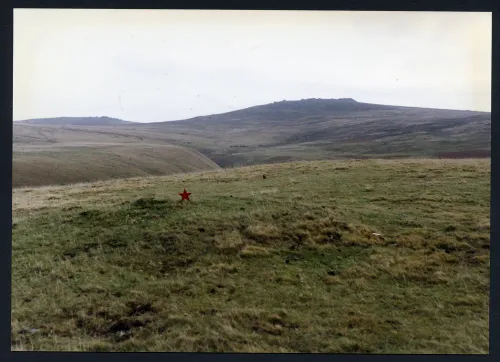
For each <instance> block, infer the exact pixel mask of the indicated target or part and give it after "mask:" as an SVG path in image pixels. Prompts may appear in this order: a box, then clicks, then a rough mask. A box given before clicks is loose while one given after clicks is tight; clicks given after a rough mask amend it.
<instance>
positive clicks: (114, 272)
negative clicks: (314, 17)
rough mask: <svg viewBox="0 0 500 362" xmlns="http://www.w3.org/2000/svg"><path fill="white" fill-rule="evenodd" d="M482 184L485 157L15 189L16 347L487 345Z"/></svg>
mask: <svg viewBox="0 0 500 362" xmlns="http://www.w3.org/2000/svg"><path fill="white" fill-rule="evenodd" d="M263 174H266V176H267V177H266V179H264V178H263ZM184 187H185V188H187V190H188V191H190V192H192V193H193V195H192V202H190V203H187V202H184V203H180V202H179V201H178V200H179V199H180V197H179V196H178V195H177V193H178V192H181V191H182V189H183V188H184ZM489 193H490V161H489V160H484V159H483V160H464V161H460V160H432V161H431V160H406V161H374V160H370V161H348V162H331V161H319V162H296V163H290V164H280V165H265V166H254V167H247V168H240V169H233V170H229V171H228V170H222V171H215V172H206V173H199V174H187V175H177V176H168V177H151V178H141V179H139V178H136V179H127V180H118V181H106V182H98V183H92V184H80V185H73V186H65V187H44V188H33V189H16V190H14V192H13V203H14V204H13V219H14V226H13V231H12V232H13V241H12V243H13V249H12V253H13V255H12V261H13V264H12V348H13V349H14V350H71V351H212V352H215V351H219V352H327V353H488V338H489V332H488V312H489V311H488V305H489V245H490V236H489V230H490V223H489ZM376 234H380V235H376Z"/></svg>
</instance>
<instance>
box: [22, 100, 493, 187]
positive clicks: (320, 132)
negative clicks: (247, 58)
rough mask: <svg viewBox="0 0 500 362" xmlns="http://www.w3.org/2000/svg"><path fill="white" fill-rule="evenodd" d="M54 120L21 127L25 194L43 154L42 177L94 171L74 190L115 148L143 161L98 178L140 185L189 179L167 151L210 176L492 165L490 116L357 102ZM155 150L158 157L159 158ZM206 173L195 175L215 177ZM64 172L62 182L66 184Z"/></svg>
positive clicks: (76, 176)
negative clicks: (356, 166)
mask: <svg viewBox="0 0 500 362" xmlns="http://www.w3.org/2000/svg"><path fill="white" fill-rule="evenodd" d="M55 120H58V121H57V122H53V123H46V122H47V121H46V120H31V121H28V122H14V134H13V136H14V162H15V163H16V162H18V166H17V167H15V172H17V173H18V176H17V177H18V180H19V181H18V184H23V185H24V184H26V182H34V181H32V180H36V179H37V178H39V177H42V178H46V177H45V176H39V175H38V174H37V175H36V176H34V173H32V172H31V169H32V167H31V166H30V165H36V167H39V165H41V163H40V162H41V159H40V158H36V157H32V156H35V155H36V154H37V153H38V154H40V155H43V157H45V156H47V157H48V155H49V153H50V155H51V156H50V160H49V159H47V160H45V161H44V162H45V163H44V165H45V166H43V170H41V171H40V172H42V173H45V174H46V175H48V174H49V173H51V172H52V173H54V167H55V166H57V165H58V164H59V163H61V162H64V163H67V162H69V161H71V160H72V159H74V160H75V162H73V161H71V165H72V166H71V168H72V169H74V170H76V169H77V168H78V167H77V166H78V164H79V165H85V167H86V168H83V166H82V167H80V168H81V169H82V170H83V169H85V170H86V171H85V172H84V173H82V174H80V173H78V172H75V171H71V172H70V171H69V169H68V172H70V173H71V174H72V175H74V177H73V178H72V181H71V182H76V181H74V180H78V179H81V180H86V178H85V176H86V175H85V174H86V173H88V172H91V171H92V170H93V169H97V168H100V167H101V166H102V165H100V163H99V162H97V163H96V160H99V159H103V158H102V157H103V156H101V154H103V153H105V151H106V152H108V151H110V150H109V149H108V148H107V147H108V146H109V145H115V146H116V145H119V146H120V150H119V153H120V155H126V154H127V152H130V154H132V155H134V154H136V155H138V157H139V158H137V159H136V161H137V162H135V161H134V166H129V165H128V164H127V163H126V162H121V161H120V166H118V168H117V169H120V170H121V171H120V172H115V171H114V170H113V167H115V164H114V163H113V164H111V163H110V164H109V168H107V170H106V171H104V170H102V172H101V171H99V172H98V174H99V179H101V178H108V177H118V176H121V175H124V174H128V172H129V171H128V170H127V168H129V169H132V168H134V169H135V170H136V171H134V172H132V174H134V175H135V174H136V175H141V174H159V173H165V174H166V173H171V172H184V171H183V169H182V167H180V165H181V164H182V163H183V162H184V161H183V159H182V158H183V157H185V155H181V154H180V153H178V152H176V153H172V150H170V149H166V148H164V146H168V145H176V146H180V147H182V148H183V149H191V150H194V151H196V152H197V154H198V155H199V156H202V155H203V156H204V157H205V158H206V160H211V161H210V162H213V164H212V165H208V167H218V166H221V167H238V166H246V165H256V164H265V163H280V162H286V161H309V160H324V159H353V158H355V159H364V158H483V157H490V155H491V114H490V113H488V112H475V111H462V110H447V109H431V108H418V107H401V106H390V105H378V104H369V103H362V102H356V101H355V100H353V99H350V98H344V99H305V100H299V101H282V102H275V103H271V104H265V105H260V106H255V107H250V108H246V109H241V110H238V111H233V112H228V113H223V114H216V115H209V116H201V117H195V118H191V119H186V120H179V121H171V122H159V123H133V122H125V121H122V120H117V121H118V123H113V122H110V121H109V120H116V119H112V118H107V117H95V118H88V117H87V118H70V117H65V118H59V119H55ZM68 120H69V121H68ZM89 120H92V121H93V122H89ZM145 145H147V147H150V148H151V149H148V152H145V151H144V148H143V146H145ZM115 146H113V147H115ZM136 146H137V147H139V148H136ZM117 150H118V149H116V148H115V151H117ZM155 150H159V151H158V152H159V153H158V155H155V152H156V151H155ZM160 150H161V151H160ZM94 151H95V152H94ZM115 151H113V152H115ZM58 153H61V154H60V155H59V154H58ZM63 153H65V154H63ZM73 155H74V156H73ZM28 156H29V157H28ZM120 157H121V156H120ZM188 158H189V159H192V156H189V157H188ZM63 159H64V160H65V161H62V160H63ZM16 160H17V161H16ZM76 160H78V161H77V162H76ZM163 160H164V161H165V164H164V165H160V164H159V163H158V162H160V161H161V162H160V163H162V162H163ZM124 161H126V160H125V159H124ZM150 162H153V163H154V164H156V165H158V167H156V166H155V167H154V168H153V169H151V172H149V171H144V170H143V167H142V166H143V165H145V167H147V165H148V164H149V163H150ZM167 163H168V164H170V165H171V166H168V165H167ZM68 165H69V164H68ZM217 165H218V166H217ZM136 166H138V167H136ZM200 166H202V167H200ZM200 166H196V167H194V168H192V169H193V170H195V169H200V170H201V169H205V167H206V166H205V165H201V164H200ZM40 167H42V166H40ZM106 167H108V166H107V165H106ZM58 172H59V173H58V175H62V174H63V173H62V172H61V171H58ZM65 172H66V171H65ZM96 172H97V171H96ZM143 172H144V173H143ZM26 174H28V175H26ZM23 175H24V176H23ZM29 175H33V176H29ZM40 175H41V174H40ZM54 175H55V174H54ZM25 176H26V177H27V178H26V177H25ZM54 177H55V178H54ZM58 177H59V178H63V177H62V176H53V177H52V176H51V177H50V182H56V181H58ZM46 179H47V178H46ZM21 180H23V181H21ZM25 180H28V181H25ZM47 180H48V179H47ZM68 181H69V180H68ZM65 182H66V181H65Z"/></svg>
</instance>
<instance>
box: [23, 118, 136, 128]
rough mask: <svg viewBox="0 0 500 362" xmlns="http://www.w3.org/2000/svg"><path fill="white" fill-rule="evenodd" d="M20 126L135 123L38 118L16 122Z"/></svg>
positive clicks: (99, 119)
mask: <svg viewBox="0 0 500 362" xmlns="http://www.w3.org/2000/svg"><path fill="white" fill-rule="evenodd" d="M16 123H18V124H34V125H80V126H107V125H123V124H133V123H134V122H129V121H124V120H121V119H118V118H111V117H55V118H36V119H26V120H22V121H16Z"/></svg>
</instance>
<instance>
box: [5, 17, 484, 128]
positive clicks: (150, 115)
mask: <svg viewBox="0 0 500 362" xmlns="http://www.w3.org/2000/svg"><path fill="white" fill-rule="evenodd" d="M341 97H351V98H354V99H356V100H358V101H362V102H369V103H381V104H393V105H408V106H421V107H434V108H451V109H470V110H480V111H488V112H489V111H490V103H491V13H442V12H441V13H438V12H390V13H389V12H326V11H314V12H305V11H304V12H303V11H198V10H186V11H179V10H78V9H69V10H58V9H16V10H15V11H14V120H21V119H27V118H42V117H58V116H109V117H117V118H121V119H125V120H130V121H138V122H157V121H169V120H177V119H184V118H189V117H194V116H199V115H207V114H214V113H222V112H227V111H231V110H236V109H240V108H245V107H249V106H253V105H258V104H265V103H270V102H274V101H280V100H283V99H287V100H296V99H302V98H341Z"/></svg>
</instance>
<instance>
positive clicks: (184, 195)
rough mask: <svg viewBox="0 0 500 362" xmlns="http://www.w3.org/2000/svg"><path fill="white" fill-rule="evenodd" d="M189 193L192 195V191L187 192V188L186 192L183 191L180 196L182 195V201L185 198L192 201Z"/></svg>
mask: <svg viewBox="0 0 500 362" xmlns="http://www.w3.org/2000/svg"><path fill="white" fill-rule="evenodd" d="M189 195H191V192H187V191H186V189H184V192H181V193H180V194H179V196H181V197H182V200H181V201H184V200H188V201H191V200H189Z"/></svg>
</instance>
